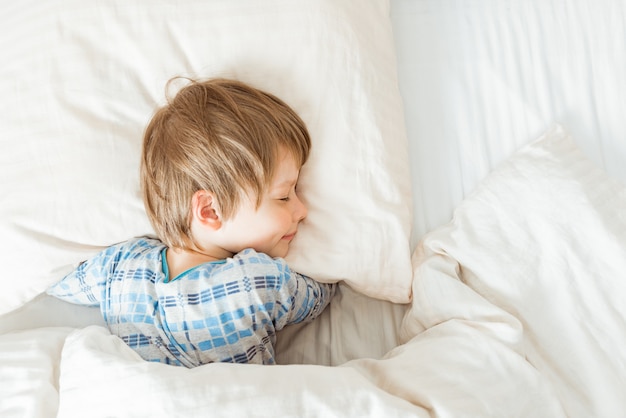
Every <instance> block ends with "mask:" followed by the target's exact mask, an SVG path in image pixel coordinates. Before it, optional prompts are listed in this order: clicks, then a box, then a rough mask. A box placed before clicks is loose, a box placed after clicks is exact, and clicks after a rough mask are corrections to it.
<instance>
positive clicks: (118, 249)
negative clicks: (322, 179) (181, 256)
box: [48, 238, 334, 367]
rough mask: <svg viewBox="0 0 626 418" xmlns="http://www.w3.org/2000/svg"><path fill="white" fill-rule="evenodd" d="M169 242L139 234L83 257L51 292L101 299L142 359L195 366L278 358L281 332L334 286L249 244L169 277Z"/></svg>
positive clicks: (313, 313)
mask: <svg viewBox="0 0 626 418" xmlns="http://www.w3.org/2000/svg"><path fill="white" fill-rule="evenodd" d="M165 251H166V247H165V245H164V244H163V243H162V242H161V241H158V240H155V239H150V238H135V239H132V240H129V241H126V242H124V243H121V244H118V245H114V246H112V247H109V248H107V249H105V250H103V251H102V252H100V253H99V254H97V255H95V256H94V257H93V258H91V259H89V260H87V261H85V262H84V263H82V264H81V265H80V266H79V267H78V268H77V269H75V270H74V271H73V272H71V273H70V274H68V275H67V276H66V277H65V278H63V279H62V280H61V281H60V282H59V283H57V284H55V285H54V286H52V287H51V288H50V289H48V293H49V294H51V295H52V296H55V297H58V298H60V299H63V300H65V301H68V302H72V303H77V304H81V305H88V306H100V310H101V312H102V315H103V317H104V320H105V321H106V323H107V325H108V327H109V329H110V331H111V332H112V333H113V334H115V335H117V336H119V337H120V338H122V339H123V340H124V342H125V343H126V344H128V345H129V346H130V347H131V348H133V349H134V350H135V351H136V352H137V353H139V355H141V357H142V358H144V359H146V360H148V361H157V362H163V363H167V364H175V365H183V366H186V367H195V366H199V365H201V364H205V363H212V362H234V363H258V364H274V363H275V360H274V343H275V340H276V331H278V330H280V329H282V328H283V327H284V326H285V325H288V324H293V323H297V322H303V321H311V320H313V319H314V318H316V317H317V316H318V315H320V314H321V313H322V311H323V310H324V308H325V307H326V305H328V303H329V301H330V299H331V297H332V295H333V293H334V286H333V285H330V284H323V283H318V282H316V281H314V280H312V279H310V278H308V277H306V276H304V275H301V274H298V273H296V272H294V271H292V270H290V269H289V267H288V266H287V264H286V263H285V261H284V260H283V259H281V258H276V259H274V258H271V257H269V256H267V255H265V254H262V253H257V252H256V251H254V250H252V249H247V250H244V251H242V252H240V253H239V254H236V255H234V256H233V257H232V258H228V259H226V260H222V261H219V262H209V263H204V264H201V265H199V266H197V267H194V268H192V269H190V270H187V271H186V272H184V273H182V274H180V275H179V276H177V277H176V278H175V279H174V280H171V281H170V280H169V277H168V271H167V263H166V262H165Z"/></svg>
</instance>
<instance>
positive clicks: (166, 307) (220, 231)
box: [48, 79, 335, 367]
mask: <svg viewBox="0 0 626 418" xmlns="http://www.w3.org/2000/svg"><path fill="white" fill-rule="evenodd" d="M310 146H311V142H310V137H309V134H308V131H307V129H306V126H305V125H304V122H303V121H302V120H301V119H300V117H299V116H298V115H297V114H296V113H295V112H294V111H293V110H292V109H291V108H290V107H289V106H288V105H286V104H285V103H284V102H283V101H281V100H280V99H278V98H277V97H275V96H273V95H271V94H268V93H266V92H263V91H260V90H258V89H255V88H253V87H251V86H249V85H247V84H244V83H241V82H238V81H234V80H227V79H211V80H208V81H202V82H201V81H190V83H189V84H188V85H186V86H185V87H183V88H182V89H181V90H180V91H179V92H178V93H177V94H176V95H175V97H174V98H173V99H171V100H170V101H169V103H168V104H167V105H165V106H163V107H162V108H160V109H158V110H157V112H156V113H155V115H154V116H153V118H152V120H151V121H150V123H149V124H148V127H147V129H146V132H145V135H144V141H143V149H142V156H141V186H142V192H143V198H144V205H145V208H146V212H147V214H148V217H149V219H150V222H151V223H152V226H153V227H154V230H155V231H156V234H157V236H158V239H153V238H147V237H142V238H134V239H130V240H129V241H126V242H123V243H120V244H117V245H114V246H112V247H109V248H107V249H105V250H103V251H102V252H100V253H99V254H97V255H95V256H94V257H93V258H91V259H89V260H87V261H85V262H83V263H82V264H80V265H79V266H78V267H77V268H76V269H75V270H74V271H73V272H71V273H70V274H68V275H67V276H66V277H65V278H63V279H62V280H61V281H60V282H59V283H57V284H55V285H54V286H52V287H51V288H50V289H49V290H48V293H49V294H51V295H53V296H56V297H58V298H60V299H63V300H66V301H68V302H72V303H77V304H82V305H90V306H99V307H100V310H101V312H102V315H103V317H104V320H105V322H106V323H107V326H108V327H109V329H110V331H111V332H112V333H113V334H115V335H117V336H119V337H120V338H122V340H123V341H124V342H125V343H126V344H128V345H129V346H130V347H131V348H133V349H134V350H135V351H136V352H137V353H138V354H139V355H140V356H141V357H142V358H144V359H145V360H148V361H157V362H163V363H167V364H174V365H183V366H186V367H195V366H199V365H202V364H206V363H212V362H236V363H257V364H274V363H275V354H274V344H275V339H276V331H278V330H280V329H282V328H283V327H284V326H286V325H289V324H293V323H298V322H303V321H312V320H313V319H314V318H316V317H317V316H319V315H320V314H321V313H322V311H323V310H324V308H325V307H326V306H327V305H328V303H329V302H330V299H331V297H332V295H333V293H334V290H335V287H334V285H331V284H323V283H319V282H317V281H315V280H312V279H311V278H309V277H307V276H305V275H302V274H299V273H297V272H295V271H293V270H291V269H290V268H289V266H288V265H287V264H286V263H285V261H284V259H283V258H282V257H284V256H285V255H286V254H287V252H288V250H289V244H290V243H291V241H292V240H293V238H294V237H295V235H296V233H297V230H298V224H299V223H300V221H302V220H303V219H304V218H305V216H306V215H307V209H306V207H305V206H304V205H303V203H302V202H301V201H300V199H299V198H298V195H297V193H296V184H297V181H298V176H299V173H300V168H301V167H302V165H303V164H304V163H305V162H306V160H307V158H308V155H309V150H310Z"/></svg>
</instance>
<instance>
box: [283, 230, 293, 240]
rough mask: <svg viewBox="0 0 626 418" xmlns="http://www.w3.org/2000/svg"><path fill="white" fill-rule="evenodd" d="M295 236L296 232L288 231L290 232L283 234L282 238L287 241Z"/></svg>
mask: <svg viewBox="0 0 626 418" xmlns="http://www.w3.org/2000/svg"><path fill="white" fill-rule="evenodd" d="M295 236H296V233H295V232H292V233H290V234H287V235H283V239H284V240H287V241H291V240H292V239H293V237H295Z"/></svg>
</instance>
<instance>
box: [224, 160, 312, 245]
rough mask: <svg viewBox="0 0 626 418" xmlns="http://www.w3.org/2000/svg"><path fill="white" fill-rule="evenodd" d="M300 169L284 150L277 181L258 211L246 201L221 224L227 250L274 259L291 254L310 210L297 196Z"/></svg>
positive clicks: (250, 200) (277, 171)
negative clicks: (301, 224) (301, 222)
mask: <svg viewBox="0 0 626 418" xmlns="http://www.w3.org/2000/svg"><path fill="white" fill-rule="evenodd" d="M299 174H300V167H299V166H298V165H297V164H296V162H295V160H294V158H293V157H292V156H291V154H289V153H288V152H286V151H285V150H281V151H280V153H279V158H278V165H277V166H276V169H275V173H274V177H273V178H272V181H271V183H270V186H269V187H268V189H267V191H266V192H265V194H264V195H263V196H262V198H261V205H260V206H259V207H258V208H257V207H256V201H255V199H254V198H252V199H244V201H243V202H242V204H241V205H240V206H239V208H238V209H237V211H236V212H235V215H234V216H233V217H231V218H230V219H228V220H226V221H224V222H223V224H222V229H223V230H222V232H223V233H224V236H226V237H228V238H227V243H226V247H225V249H227V250H228V251H230V252H232V253H233V254H234V253H238V252H240V251H242V250H244V249H246V248H253V249H254V250H256V251H257V252H262V253H265V254H267V255H269V256H271V257H284V256H285V255H286V254H287V252H288V251H289V244H290V243H291V241H292V240H293V238H294V236H295V234H296V232H297V230H298V224H299V223H300V221H301V220H302V219H304V218H305V217H306V215H307V209H306V207H305V206H304V204H303V203H302V202H301V201H300V199H299V198H298V196H297V195H296V183H297V181H298V176H299Z"/></svg>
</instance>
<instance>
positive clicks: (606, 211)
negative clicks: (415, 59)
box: [404, 126, 626, 416]
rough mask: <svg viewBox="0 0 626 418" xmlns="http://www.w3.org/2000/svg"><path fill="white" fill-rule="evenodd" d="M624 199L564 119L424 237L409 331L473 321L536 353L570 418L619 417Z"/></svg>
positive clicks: (625, 192)
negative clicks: (576, 139)
mask: <svg viewBox="0 0 626 418" xmlns="http://www.w3.org/2000/svg"><path fill="white" fill-rule="evenodd" d="M625 208H626V187H625V186H624V184H622V183H620V182H618V181H617V180H615V179H612V178H610V177H609V176H608V175H607V174H606V172H605V171H603V170H602V169H600V168H598V167H597V166H596V165H594V164H593V163H592V162H591V161H590V160H589V159H588V158H587V157H586V156H585V155H584V154H583V153H582V152H581V151H580V149H579V148H578V146H577V145H576V144H575V142H574V141H573V140H572V138H571V137H570V135H569V134H568V133H567V132H566V131H565V130H564V129H563V128H561V127H558V126H556V127H554V128H553V129H551V130H549V131H548V132H546V133H545V134H544V135H543V136H542V137H541V138H540V139H539V140H537V141H535V142H533V143H531V144H529V145H527V146H526V147H524V148H522V149H521V150H519V151H518V152H517V153H515V155H513V156H512V157H511V158H509V159H508V160H507V161H506V162H505V163H504V164H502V165H501V166H499V167H498V168H497V169H496V170H494V171H493V172H492V173H491V174H490V175H489V176H488V177H487V178H486V179H485V180H484V181H482V182H481V183H480V185H479V187H478V188H477V189H476V190H475V191H474V192H473V193H472V194H471V195H470V196H468V198H467V199H466V200H465V201H464V202H463V203H462V204H461V205H460V206H459V207H458V208H457V209H456V211H455V213H454V219H453V221H452V222H451V223H450V224H448V225H445V226H443V227H441V228H438V229H436V230H434V231H432V232H431V233H429V234H428V235H427V236H426V237H425V238H424V240H423V241H422V243H421V245H420V246H419V247H418V250H417V251H416V258H415V265H416V267H415V276H414V280H415V282H414V293H413V299H414V303H413V306H412V310H411V312H410V313H409V315H408V316H407V317H406V321H405V329H404V332H405V336H406V337H407V338H410V337H411V336H413V335H415V334H416V333H418V332H420V331H422V330H423V329H424V328H427V329H428V328H432V327H437V326H438V325H439V324H443V323H447V322H449V321H453V322H459V321H460V322H463V323H466V324H468V325H469V326H470V327H472V328H474V329H477V330H480V331H481V332H482V333H483V334H485V335H489V336H490V337H491V338H493V339H495V340H497V341H499V342H501V343H503V344H506V345H508V346H510V347H512V348H514V349H515V350H517V351H518V352H519V353H520V355H521V356H523V357H524V358H526V359H527V360H528V361H529V362H530V363H531V364H532V365H533V366H534V367H535V368H536V369H537V370H538V371H539V372H540V373H541V375H542V376H544V378H545V379H546V380H547V382H548V383H549V385H550V386H552V387H553V388H554V389H555V392H556V393H557V394H558V396H559V400H560V402H561V404H562V405H563V406H564V408H565V411H566V413H567V414H568V415H569V416H618V415H620V414H621V412H622V411H624V410H625V408H626V400H625V399H624V373H623V372H624V364H626V351H624V347H625V346H626V328H625V327H624V320H625V318H626V303H625V301H626V280H624V274H625V272H626V212H625ZM519 336H521V338H519ZM518 338H519V339H518ZM441 349H442V350H448V349H449V348H445V347H441ZM455 354H457V355H458V352H457V353H455ZM581 393H584V394H585V396H583V397H581Z"/></svg>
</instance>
